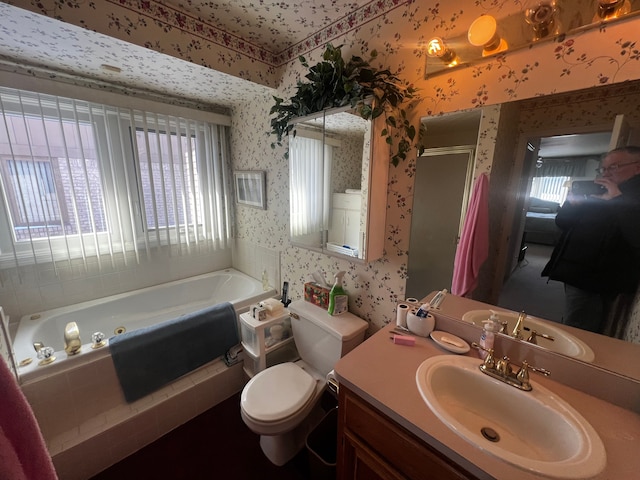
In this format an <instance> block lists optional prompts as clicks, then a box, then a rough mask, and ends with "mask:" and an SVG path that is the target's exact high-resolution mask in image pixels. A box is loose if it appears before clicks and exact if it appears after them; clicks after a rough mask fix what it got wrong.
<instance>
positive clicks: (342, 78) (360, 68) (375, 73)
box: [269, 44, 418, 166]
mask: <svg viewBox="0 0 640 480" xmlns="http://www.w3.org/2000/svg"><path fill="white" fill-rule="evenodd" d="M376 56H377V53H376V51H375V50H374V51H373V52H372V53H371V60H373V59H374V58H375V57H376ZM299 60H300V62H301V63H302V65H303V66H304V67H306V68H308V69H309V73H307V75H305V78H306V79H307V80H309V82H302V81H298V85H297V89H296V94H295V95H294V96H293V97H291V98H290V99H289V103H286V104H285V103H284V100H283V99H281V98H278V97H273V98H274V100H275V102H276V103H275V105H274V106H273V107H271V110H270V112H269V115H274V114H275V117H274V118H272V119H271V131H270V132H269V133H270V134H273V135H276V138H277V140H276V142H274V143H272V144H271V148H275V147H276V145H279V146H282V140H283V138H285V137H287V136H288V135H289V133H290V132H291V131H292V130H293V129H294V127H295V125H294V123H293V120H295V119H296V118H298V117H304V116H306V115H310V114H313V113H316V112H321V111H322V110H325V109H328V108H335V107H345V106H349V105H350V106H351V107H352V108H353V109H354V111H355V112H356V113H357V114H358V115H359V116H361V117H362V118H364V119H365V120H373V119H374V118H377V117H379V116H381V115H383V116H384V119H385V128H383V129H382V132H381V135H383V136H384V137H386V138H385V140H386V142H387V144H388V145H389V146H390V148H391V149H392V154H391V163H393V165H394V166H397V165H398V164H399V163H400V161H401V160H405V159H406V157H407V152H408V151H409V150H410V149H411V145H412V143H413V140H414V138H415V135H416V129H415V127H414V126H413V125H412V124H411V122H409V120H408V118H407V112H406V110H405V108H404V106H403V105H404V104H405V102H407V101H409V100H415V99H417V98H418V96H417V95H416V91H417V90H416V89H415V88H414V87H412V86H411V85H409V84H408V83H407V82H405V81H403V80H400V79H399V78H398V76H397V75H396V74H394V73H391V72H390V71H389V70H388V69H385V70H378V69H377V68H375V67H372V66H371V65H370V62H369V61H366V60H363V59H362V58H360V57H356V56H352V57H351V60H349V61H348V62H345V61H344V59H343V58H342V52H341V51H340V47H334V46H333V45H331V44H328V45H327V48H326V50H325V51H324V53H323V55H322V61H321V62H319V63H318V64H316V65H314V66H312V67H309V64H308V63H307V60H306V59H305V57H303V56H300V57H299ZM294 133H295V132H294ZM396 138H397V144H394V139H396Z"/></svg>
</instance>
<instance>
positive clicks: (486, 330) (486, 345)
mask: <svg viewBox="0 0 640 480" xmlns="http://www.w3.org/2000/svg"><path fill="white" fill-rule="evenodd" d="M491 316H492V317H493V314H492V315H491ZM497 326H498V323H497V322H495V321H494V320H493V319H492V318H489V320H485V321H483V322H482V333H481V334H480V346H481V347H482V348H483V349H484V350H482V349H481V350H480V357H481V358H482V359H483V360H484V359H485V358H486V356H487V355H488V353H489V352H488V350H491V349H492V348H493V341H494V339H495V336H496V335H495V331H496V328H497Z"/></svg>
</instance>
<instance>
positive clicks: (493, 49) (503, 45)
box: [467, 15, 508, 56]
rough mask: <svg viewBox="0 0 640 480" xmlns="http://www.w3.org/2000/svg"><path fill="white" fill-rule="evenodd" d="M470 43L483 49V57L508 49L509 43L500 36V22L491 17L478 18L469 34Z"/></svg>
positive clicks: (470, 28)
mask: <svg viewBox="0 0 640 480" xmlns="http://www.w3.org/2000/svg"><path fill="white" fill-rule="evenodd" d="M467 38H468V39H469V43H470V44H471V45H473V46H474V47H482V55H483V56H486V55H492V54H494V53H497V52H501V51H503V50H506V49H507V48H508V45H507V42H506V41H505V40H504V39H502V38H500V35H498V22H497V21H496V19H495V18H494V17H492V16H491V15H481V16H480V17H478V18H476V19H475V20H474V21H473V23H472V24H471V26H470V27H469V31H468V32H467Z"/></svg>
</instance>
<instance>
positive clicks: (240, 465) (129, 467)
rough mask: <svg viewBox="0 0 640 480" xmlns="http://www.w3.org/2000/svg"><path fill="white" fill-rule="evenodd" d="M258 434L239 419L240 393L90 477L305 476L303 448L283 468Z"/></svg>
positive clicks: (250, 479)
mask: <svg viewBox="0 0 640 480" xmlns="http://www.w3.org/2000/svg"><path fill="white" fill-rule="evenodd" d="M259 441H260V439H259V436H258V435H256V434H255V433H253V432H252V431H251V430H249V429H248V428H247V426H246V425H245V424H244V422H243V421H242V418H241V417H240V394H239V393H238V394H237V395H234V396H232V397H231V398H229V399H228V400H225V401H224V402H222V403H220V404H219V405H216V406H215V407H213V408H212V409H210V410H208V411H206V412H205V413H203V414H202V415H200V416H198V417H196V418H194V419H193V420H191V421H190V422H187V423H186V424H184V425H182V426H180V427H178V428H177V429H175V430H173V431H171V432H169V433H168V434H167V435H165V436H163V437H161V438H160V439H158V440H156V441H155V442H154V443H152V444H151V445H148V446H146V447H145V448H143V449H142V450H139V451H138V452H136V453H134V454H133V455H131V456H129V457H127V458H125V459H124V460H122V461H121V462H119V463H117V464H116V465H113V466H112V467H110V468H108V469H107V470H105V471H103V472H101V473H100V474H98V475H96V476H95V477H93V478H92V480H134V479H135V480H140V479H147V478H157V479H161V480H183V479H184V480H217V479H233V480H254V479H261V480H306V479H308V478H310V470H309V468H310V467H309V458H308V455H309V454H308V452H307V451H306V449H303V450H302V451H301V452H300V453H299V454H298V455H297V456H296V457H295V458H294V459H293V460H291V461H290V462H289V463H287V464H286V465H284V466H282V467H277V466H275V465H273V464H272V463H271V462H270V461H269V460H267V458H266V457H265V456H264V454H263V453H262V450H261V449H260V444H259Z"/></svg>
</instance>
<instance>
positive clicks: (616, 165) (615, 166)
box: [596, 160, 638, 175]
mask: <svg viewBox="0 0 640 480" xmlns="http://www.w3.org/2000/svg"><path fill="white" fill-rule="evenodd" d="M634 163H638V160H636V161H635V162H627V163H614V164H613V165H611V166H609V167H598V168H596V172H597V173H598V175H602V174H603V173H605V172H611V173H613V172H615V171H617V170H618V169H619V168H620V167H625V166H627V165H633V164H634Z"/></svg>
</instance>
